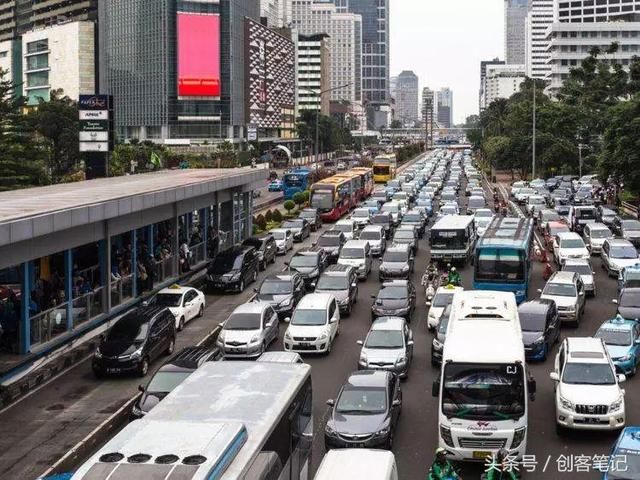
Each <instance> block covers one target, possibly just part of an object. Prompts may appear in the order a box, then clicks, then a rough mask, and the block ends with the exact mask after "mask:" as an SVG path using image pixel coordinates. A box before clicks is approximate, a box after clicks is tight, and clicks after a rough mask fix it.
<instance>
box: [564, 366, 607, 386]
mask: <svg viewBox="0 0 640 480" xmlns="http://www.w3.org/2000/svg"><path fill="white" fill-rule="evenodd" d="M562 381H563V382H564V383H568V384H571V385H615V383H616V377H615V376H614V374H613V370H612V369H611V367H610V366H609V364H608V363H579V362H567V363H566V364H565V366H564V371H563V372H562Z"/></svg>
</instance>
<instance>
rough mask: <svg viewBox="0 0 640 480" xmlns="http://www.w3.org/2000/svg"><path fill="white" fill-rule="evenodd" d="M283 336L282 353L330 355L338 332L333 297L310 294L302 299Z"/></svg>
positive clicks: (336, 303) (338, 318)
mask: <svg viewBox="0 0 640 480" xmlns="http://www.w3.org/2000/svg"><path fill="white" fill-rule="evenodd" d="M285 322H287V323H288V324H289V327H288V328H287V331H286V332H285V334H284V350H285V351H286V352H296V353H327V354H328V353H330V352H331V347H332V345H333V342H334V340H335V338H336V337H337V336H338V334H339V333H340V308H339V306H338V302H337V300H336V297H334V296H333V295H330V294H328V293H310V294H308V295H305V296H304V297H302V299H301V300H300V302H298V305H297V306H296V309H295V310H294V312H293V316H292V317H291V318H285Z"/></svg>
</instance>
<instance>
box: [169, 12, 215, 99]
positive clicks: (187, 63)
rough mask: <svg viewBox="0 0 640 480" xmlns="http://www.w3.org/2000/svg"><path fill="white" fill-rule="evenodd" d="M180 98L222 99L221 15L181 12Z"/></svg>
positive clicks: (179, 31)
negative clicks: (220, 97)
mask: <svg viewBox="0 0 640 480" xmlns="http://www.w3.org/2000/svg"><path fill="white" fill-rule="evenodd" d="M177 24H178V28H177V34H178V96H179V97H219V96H220V15H218V14H201V13H188V12H178V20H177Z"/></svg>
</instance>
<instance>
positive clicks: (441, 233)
mask: <svg viewBox="0 0 640 480" xmlns="http://www.w3.org/2000/svg"><path fill="white" fill-rule="evenodd" d="M431 248H432V249H440V250H464V249H465V248H467V236H466V234H465V230H431Z"/></svg>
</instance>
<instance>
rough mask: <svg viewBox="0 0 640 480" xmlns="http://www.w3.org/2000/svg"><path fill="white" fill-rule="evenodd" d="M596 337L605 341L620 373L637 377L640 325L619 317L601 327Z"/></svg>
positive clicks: (639, 355) (639, 359)
mask: <svg viewBox="0 0 640 480" xmlns="http://www.w3.org/2000/svg"><path fill="white" fill-rule="evenodd" d="M595 337H596V338H602V339H603V340H604V343H605V344H606V346H607V350H608V351H609V356H610V357H611V360H613V363H614V365H615V366H616V370H617V371H618V372H619V373H624V374H625V375H635V373H636V369H637V367H638V363H639V362H640V323H638V322H637V321H635V320H627V319H625V318H623V317H622V316H620V315H617V316H616V317H615V318H612V319H611V320H607V321H606V322H604V323H603V324H602V325H600V328H599V329H598V331H597V332H596V334H595Z"/></svg>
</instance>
